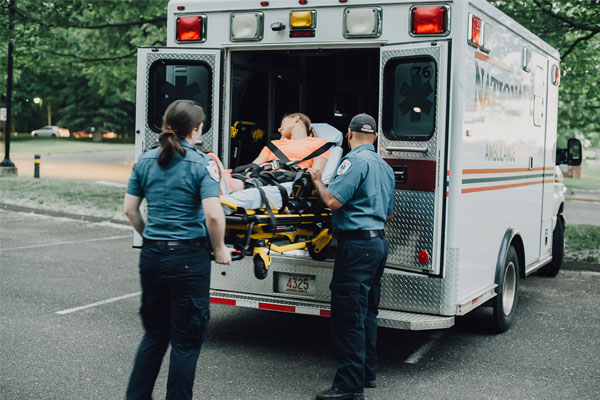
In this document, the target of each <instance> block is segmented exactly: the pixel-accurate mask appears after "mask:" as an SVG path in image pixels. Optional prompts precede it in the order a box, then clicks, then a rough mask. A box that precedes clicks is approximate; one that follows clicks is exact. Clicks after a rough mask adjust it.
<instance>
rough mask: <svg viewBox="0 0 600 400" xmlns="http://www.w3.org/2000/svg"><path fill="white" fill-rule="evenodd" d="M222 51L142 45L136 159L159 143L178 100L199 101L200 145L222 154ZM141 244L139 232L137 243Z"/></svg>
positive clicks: (136, 236) (139, 70) (138, 69)
mask: <svg viewBox="0 0 600 400" xmlns="http://www.w3.org/2000/svg"><path fill="white" fill-rule="evenodd" d="M221 75H222V71H221V50H210V49H209V50H207V49H190V48H167V47H163V48H156V47H152V48H139V49H138V63H137V89H136V116H135V158H136V160H137V158H138V157H139V156H140V154H142V152H144V151H146V150H148V149H151V148H152V147H154V146H156V145H158V136H159V135H160V133H161V125H162V116H163V114H164V112H165V110H166V108H167V106H168V105H169V104H171V103H172V102H174V101H175V100H180V99H184V100H193V101H196V102H198V103H199V104H200V105H201V106H202V108H204V112H205V114H206V119H205V121H204V129H203V130H204V134H203V135H202V145H201V148H202V150H204V151H211V152H214V153H216V154H219V150H220V149H219V147H220V142H221V138H220V137H219V132H220V128H219V124H220V118H219V117H220V114H221V110H220V106H219V104H220V96H221ZM138 245H141V238H140V237H139V235H138V234H137V233H136V234H135V237H134V246H138Z"/></svg>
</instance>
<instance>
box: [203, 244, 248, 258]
mask: <svg viewBox="0 0 600 400" xmlns="http://www.w3.org/2000/svg"><path fill="white" fill-rule="evenodd" d="M227 247H229V248H231V247H233V249H234V250H233V251H232V252H231V261H239V260H241V259H242V258H244V246H242V245H241V244H234V245H233V246H227ZM210 260H211V261H214V260H215V253H212V252H211V253H210Z"/></svg>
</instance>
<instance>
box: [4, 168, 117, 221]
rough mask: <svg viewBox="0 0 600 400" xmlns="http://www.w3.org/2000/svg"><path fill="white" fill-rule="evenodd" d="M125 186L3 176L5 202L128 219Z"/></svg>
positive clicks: (114, 218)
mask: <svg viewBox="0 0 600 400" xmlns="http://www.w3.org/2000/svg"><path fill="white" fill-rule="evenodd" d="M124 195H125V188H121V187H114V186H105V185H99V184H95V183H87V182H80V181H74V180H67V179H33V178H26V177H16V178H2V179H0V202H2V203H5V204H11V205H17V206H22V207H30V208H36V209H45V210H49V211H56V212H65V213H70V214H78V215H90V216H94V217H101V218H106V219H107V220H108V219H113V220H120V221H126V220H127V218H126V217H125V214H124V213H123V196H124Z"/></svg>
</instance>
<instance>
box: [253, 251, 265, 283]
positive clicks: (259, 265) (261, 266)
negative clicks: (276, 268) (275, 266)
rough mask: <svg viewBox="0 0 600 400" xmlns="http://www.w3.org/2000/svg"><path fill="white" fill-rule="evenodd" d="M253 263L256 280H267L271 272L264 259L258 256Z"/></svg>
mask: <svg viewBox="0 0 600 400" xmlns="http://www.w3.org/2000/svg"><path fill="white" fill-rule="evenodd" d="M252 261H254V276H255V277H256V279H260V280H262V279H265V278H266V277H267V275H268V274H269V270H268V269H267V267H266V266H265V262H264V261H263V259H262V258H261V257H260V256H259V255H258V254H257V255H255V256H254V259H253V260H252Z"/></svg>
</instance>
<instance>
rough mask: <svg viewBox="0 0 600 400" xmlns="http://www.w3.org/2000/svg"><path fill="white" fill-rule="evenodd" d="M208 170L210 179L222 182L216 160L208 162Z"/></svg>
mask: <svg viewBox="0 0 600 400" xmlns="http://www.w3.org/2000/svg"><path fill="white" fill-rule="evenodd" d="M206 170H207V171H208V174H209V175H210V177H211V178H213V179H214V180H215V181H216V182H219V181H220V180H221V179H220V174H219V166H218V165H217V163H216V162H215V160H212V159H211V160H208V162H207V163H206Z"/></svg>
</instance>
